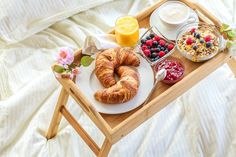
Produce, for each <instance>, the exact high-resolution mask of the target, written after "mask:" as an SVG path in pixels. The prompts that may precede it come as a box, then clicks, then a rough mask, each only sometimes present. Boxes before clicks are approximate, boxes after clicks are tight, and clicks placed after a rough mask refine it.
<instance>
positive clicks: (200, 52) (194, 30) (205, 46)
mask: <svg viewBox="0 0 236 157" xmlns="http://www.w3.org/2000/svg"><path fill="white" fill-rule="evenodd" d="M221 39H222V38H221V34H220V32H219V31H218V29H217V28H216V26H214V25H209V24H206V23H190V24H187V25H184V26H183V27H181V28H180V30H179V33H178V35H177V39H176V45H177V49H178V51H179V52H180V53H181V54H182V55H183V56H184V57H186V58H188V59H189V60H191V61H193V62H202V61H206V60H209V59H211V58H213V57H214V56H215V55H216V54H217V53H218V52H219V49H220V45H221V43H222V40H221Z"/></svg>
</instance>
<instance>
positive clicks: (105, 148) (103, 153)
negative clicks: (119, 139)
mask: <svg viewBox="0 0 236 157" xmlns="http://www.w3.org/2000/svg"><path fill="white" fill-rule="evenodd" d="M110 149H111V143H110V141H109V140H108V139H107V138H105V140H104V142H103V144H102V148H101V150H100V152H99V154H98V157H107V156H108V154H109V152H110Z"/></svg>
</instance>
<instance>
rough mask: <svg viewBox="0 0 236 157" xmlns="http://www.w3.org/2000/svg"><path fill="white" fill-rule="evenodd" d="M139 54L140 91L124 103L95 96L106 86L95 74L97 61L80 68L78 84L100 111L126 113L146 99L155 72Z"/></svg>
mask: <svg viewBox="0 0 236 157" xmlns="http://www.w3.org/2000/svg"><path fill="white" fill-rule="evenodd" d="M138 56H139V58H140V65H139V66H138V67H136V68H137V70H138V72H139V79H140V86H139V88H138V93H137V95H136V96H134V98H132V99H131V100H129V101H128V102H126V103H122V104H113V105H112V104H110V105H109V104H104V103H101V102H99V101H97V100H96V99H95V98H94V93H95V92H96V91H98V90H99V89H103V88H104V87H103V86H102V85H101V83H100V82H99V80H98V79H97V77H96V75H95V71H94V69H95V61H93V63H92V64H91V65H90V66H89V67H81V68H80V74H79V75H78V77H77V80H76V84H77V85H78V87H79V88H80V90H81V91H82V92H83V93H84V95H85V96H86V97H87V99H88V100H89V101H90V102H91V103H92V105H93V106H94V107H95V109H96V110H97V111H98V112H101V113H106V114H119V113H124V112H128V111H131V110H133V109H135V108H137V107H138V106H140V105H141V104H142V103H143V102H144V101H145V100H146V98H147V97H148V95H149V93H150V92H151V90H152V87H153V84H154V74H153V70H152V68H151V66H150V64H149V63H148V62H147V61H146V60H145V59H144V58H143V57H141V56H140V55H138Z"/></svg>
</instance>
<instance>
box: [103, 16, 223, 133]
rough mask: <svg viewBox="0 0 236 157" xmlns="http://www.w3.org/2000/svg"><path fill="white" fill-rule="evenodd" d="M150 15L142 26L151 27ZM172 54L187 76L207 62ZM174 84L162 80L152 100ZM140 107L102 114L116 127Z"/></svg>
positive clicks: (176, 53)
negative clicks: (120, 112) (123, 111)
mask: <svg viewBox="0 0 236 157" xmlns="http://www.w3.org/2000/svg"><path fill="white" fill-rule="evenodd" d="M149 17H150V15H149V16H147V17H146V18H144V19H142V20H141V21H139V25H140V27H145V28H148V27H150V26H149ZM172 56H174V57H177V58H179V59H181V60H182V61H183V63H184V66H185V77H186V76H187V75H189V74H190V73H192V72H193V71H194V70H196V69H197V68H198V67H200V66H203V64H205V63H206V62H204V63H194V62H192V61H189V60H188V59H186V58H185V57H183V56H182V55H181V54H180V53H179V52H178V51H176V52H174V53H173V54H172ZM217 57H222V56H221V55H217V56H216V57H215V58H217ZM196 75H197V74H196ZM196 77H197V76H196ZM172 86H173V85H172ZM172 86H171V85H167V84H164V83H161V82H160V83H158V85H157V87H156V90H155V92H154V93H153V94H152V96H151V98H150V101H151V100H153V99H154V98H157V97H158V96H159V95H160V94H162V93H164V92H165V91H166V90H167V89H169V88H170V87H172ZM150 101H149V102H150ZM140 108H142V106H140V107H138V108H136V109H134V110H132V111H130V112H127V113H123V114H117V115H108V114H101V115H102V117H103V118H104V119H105V121H106V122H107V123H108V124H109V125H110V126H111V128H114V127H115V126H117V125H118V124H120V123H121V122H122V121H124V120H125V119H126V118H128V117H129V116H130V115H132V114H133V113H135V112H136V111H137V110H139V109H140Z"/></svg>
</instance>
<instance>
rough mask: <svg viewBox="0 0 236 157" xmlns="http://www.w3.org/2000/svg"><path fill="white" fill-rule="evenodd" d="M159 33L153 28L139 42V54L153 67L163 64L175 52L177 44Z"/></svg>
mask: <svg viewBox="0 0 236 157" xmlns="http://www.w3.org/2000/svg"><path fill="white" fill-rule="evenodd" d="M158 32H159V31H158V29H157V28H155V27H151V28H149V29H148V30H147V31H146V32H145V33H144V35H143V36H142V37H141V38H140V40H139V41H138V48H139V52H140V53H141V55H142V56H143V57H144V58H145V59H146V60H147V61H148V62H149V63H150V64H151V65H155V64H157V63H159V62H161V61H162V60H164V59H165V58H167V57H168V56H170V55H171V54H172V53H173V52H174V51H175V43H174V42H172V41H170V40H168V39H167V38H165V37H164V36H161V35H158V34H157V33H158ZM159 34H161V33H160V32H159Z"/></svg>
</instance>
